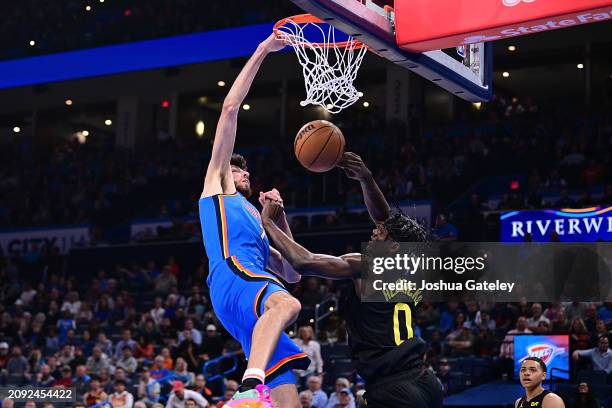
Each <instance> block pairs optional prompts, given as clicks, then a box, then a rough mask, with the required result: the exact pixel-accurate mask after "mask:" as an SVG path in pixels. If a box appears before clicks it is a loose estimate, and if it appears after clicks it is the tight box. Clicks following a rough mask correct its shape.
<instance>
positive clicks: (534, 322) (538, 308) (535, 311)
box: [527, 303, 550, 332]
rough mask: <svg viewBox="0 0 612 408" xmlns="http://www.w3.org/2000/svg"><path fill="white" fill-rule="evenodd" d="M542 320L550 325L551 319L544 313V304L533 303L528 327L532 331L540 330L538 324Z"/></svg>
mask: <svg viewBox="0 0 612 408" xmlns="http://www.w3.org/2000/svg"><path fill="white" fill-rule="evenodd" d="M540 322H546V323H547V324H549V325H550V320H548V318H547V317H546V316H544V315H543V314H542V305H541V304H540V303H534V304H533V305H531V317H530V318H529V319H527V328H529V330H531V331H532V332H538V324H540Z"/></svg>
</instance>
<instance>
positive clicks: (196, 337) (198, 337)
mask: <svg viewBox="0 0 612 408" xmlns="http://www.w3.org/2000/svg"><path fill="white" fill-rule="evenodd" d="M185 331H189V332H191V340H192V341H193V342H194V343H195V344H196V345H198V346H199V345H200V344H202V333H200V331H199V330H197V329H195V328H194V327H193V320H192V319H186V320H185ZM183 340H185V335H184V332H181V333H179V335H178V341H179V344H180V343H181V342H182V341H183Z"/></svg>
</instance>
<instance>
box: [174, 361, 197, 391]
mask: <svg viewBox="0 0 612 408" xmlns="http://www.w3.org/2000/svg"><path fill="white" fill-rule="evenodd" d="M174 378H175V379H177V380H179V381H181V382H182V383H183V384H184V385H185V386H186V387H191V386H192V385H193V384H195V375H194V374H193V373H192V372H189V370H188V369H187V362H186V361H185V360H184V359H182V358H181V357H178V358H177V359H176V363H175V365H174Z"/></svg>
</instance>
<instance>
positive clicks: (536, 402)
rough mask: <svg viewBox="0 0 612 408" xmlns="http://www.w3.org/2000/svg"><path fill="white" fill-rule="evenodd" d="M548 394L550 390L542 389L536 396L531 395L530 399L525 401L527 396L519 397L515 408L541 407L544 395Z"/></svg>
mask: <svg viewBox="0 0 612 408" xmlns="http://www.w3.org/2000/svg"><path fill="white" fill-rule="evenodd" d="M548 394H550V391H548V390H544V391H542V392H541V393H539V394H538V395H537V396H535V397H533V398H532V399H531V400H529V401H527V396H524V397H521V399H520V400H519V403H518V405H517V408H531V407H534V408H536V407H537V408H542V404H543V403H544V402H543V401H544V397H545V396H547V395H548Z"/></svg>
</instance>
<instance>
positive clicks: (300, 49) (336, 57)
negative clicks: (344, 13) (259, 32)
mask: <svg viewBox="0 0 612 408" xmlns="http://www.w3.org/2000/svg"><path fill="white" fill-rule="evenodd" d="M274 31H275V32H276V35H277V36H278V38H279V39H281V40H284V41H286V42H287V44H289V45H291V46H292V47H293V49H294V50H295V53H296V55H297V57H298V61H299V63H300V65H301V66H302V72H303V74H304V85H305V87H306V99H304V100H303V101H302V102H300V105H301V106H306V105H319V106H321V107H323V108H324V109H326V110H327V111H328V112H330V113H338V112H340V111H341V110H342V109H344V108H347V107H349V106H351V105H352V104H354V103H355V102H357V100H358V99H359V92H358V91H357V89H355V86H354V85H353V81H354V80H355V78H356V77H357V72H358V71H359V67H360V66H361V63H362V61H363V57H364V56H365V54H366V51H367V47H366V45H365V44H363V43H362V42H360V41H357V40H355V39H354V38H353V37H351V36H346V35H345V34H343V33H341V32H340V31H336V29H335V28H334V27H333V26H332V25H331V24H328V23H326V22H325V21H323V20H321V19H319V18H317V17H315V16H313V15H311V14H300V15H297V16H292V17H287V18H285V19H282V20H280V21H279V22H277V23H276V24H275V26H274ZM342 37H346V38H342ZM336 39H338V41H336Z"/></svg>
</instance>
